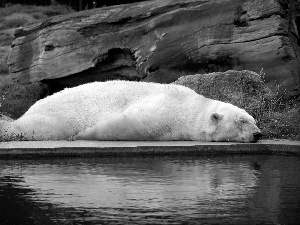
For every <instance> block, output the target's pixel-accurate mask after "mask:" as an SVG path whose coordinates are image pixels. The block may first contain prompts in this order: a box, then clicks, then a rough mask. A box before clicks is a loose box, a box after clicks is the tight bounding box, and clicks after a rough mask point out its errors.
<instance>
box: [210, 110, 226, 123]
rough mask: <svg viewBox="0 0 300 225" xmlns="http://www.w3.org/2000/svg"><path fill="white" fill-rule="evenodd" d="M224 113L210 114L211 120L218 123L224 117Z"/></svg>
mask: <svg viewBox="0 0 300 225" xmlns="http://www.w3.org/2000/svg"><path fill="white" fill-rule="evenodd" d="M223 117H224V116H223V115H221V114H219V113H216V112H214V113H211V114H210V120H211V121H212V122H213V123H214V124H217V123H218V122H219V121H220V120H222V119H223Z"/></svg>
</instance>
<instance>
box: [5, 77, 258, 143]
mask: <svg viewBox="0 0 300 225" xmlns="http://www.w3.org/2000/svg"><path fill="white" fill-rule="evenodd" d="M0 136H1V137H2V139H5V140H10V139H11V137H16V136H19V137H22V138H23V139H26V140H68V139H89V140H159V141H166V140H168V141H169V140H195V141H236V142H257V141H258V139H259V138H260V136H261V131H260V130H259V128H258V127H257V126H256V123H255V120H254V119H253V117H252V116H250V115H249V114H248V113H247V112H246V111H245V110H243V109H240V108H238V107H236V106H234V105H231V104H229V103H225V102H220V101H217V100H212V99H208V98H205V97H204V96H202V95H198V94H197V93H196V92H194V91H193V90H191V89H189V88H187V87H184V86H181V85H175V84H157V83H144V82H132V81H107V82H94V83H88V84H84V85H80V86H77V87H74V88H69V89H65V90H63V91H61V92H58V93H55V94H53V95H52V96H48V97H46V98H44V99H41V100H39V101H38V102H36V103H35V104H34V105H33V106H32V107H31V108H30V109H29V110H28V111H27V112H26V113H25V114H24V115H23V116H22V117H20V118H19V119H17V120H15V121H1V122H0Z"/></svg>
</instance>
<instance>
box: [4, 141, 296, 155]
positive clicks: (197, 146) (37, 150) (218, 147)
mask: <svg viewBox="0 0 300 225" xmlns="http://www.w3.org/2000/svg"><path fill="white" fill-rule="evenodd" d="M176 154H189V155H202V154H209V155H216V154H272V155H274V154H278V155H298V156H300V141H289V140H262V141H259V142H258V143H256V144H249V143H248V144H244V143H230V142H197V141H167V142H163V141H158V142H144V141H143V142H140V141H137V142H133V141H115V142H112V141H25V142H24V141H22V142H0V158H13V157H14V158H15V157H20V158H22V157H53V156H54V157H55V156H57V157H62V156H71V157H78V156H82V157H86V156H124V155H176Z"/></svg>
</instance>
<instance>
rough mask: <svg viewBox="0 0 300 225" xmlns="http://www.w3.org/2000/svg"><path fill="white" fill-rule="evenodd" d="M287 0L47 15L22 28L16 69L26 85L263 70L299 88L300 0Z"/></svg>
mask: <svg viewBox="0 0 300 225" xmlns="http://www.w3.org/2000/svg"><path fill="white" fill-rule="evenodd" d="M283 2H284V1H281V0H223V1H221V0H186V1H182V0H166V1H161V0H156V1H147V2H140V3H134V4H129V5H119V6H113V7H106V8H99V9H93V10H89V11H82V12H78V13H74V14H69V15H64V16H58V17H54V18H52V19H46V20H44V21H40V22H35V23H31V24H28V25H25V26H24V27H21V28H19V29H17V31H16V33H15V36H16V37H17V39H16V40H15V41H14V42H13V45H12V49H11V54H10V57H9V67H10V72H11V74H12V76H13V77H14V79H15V80H18V81H19V82H21V83H28V82H35V81H43V82H48V83H52V84H54V85H55V86H61V87H66V86H75V85H78V84H81V83H86V82H90V81H95V80H97V81H103V80H108V79H127V80H143V81H149V82H160V83H170V82H173V81H175V80H177V79H178V78H179V77H181V76H183V75H190V74H197V73H198V74H199V73H208V72H217V71H227V70H229V69H234V70H242V69H247V70H252V71H255V72H259V71H260V70H261V69H262V68H263V69H264V72H265V73H266V77H265V80H266V82H267V83H268V84H269V86H270V87H271V88H272V89H275V87H276V85H277V84H280V88H281V89H280V90H281V91H283V90H284V89H287V92H288V93H289V94H295V93H297V92H299V58H298V55H299V53H298V51H299V48H298V45H297V43H296V42H297V41H298V40H299V36H295V35H294V34H297V32H296V31H297V24H295V23H292V22H293V21H294V20H293V17H292V15H293V13H292V11H291V10H293V7H289V6H290V5H291V4H292V5H294V3H295V2H296V1H295V0H290V1H289V3H288V4H287V7H286V4H284V3H283ZM293 24H294V26H293ZM295 37H296V38H295Z"/></svg>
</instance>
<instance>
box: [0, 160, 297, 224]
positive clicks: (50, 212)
mask: <svg viewBox="0 0 300 225" xmlns="http://www.w3.org/2000/svg"><path fill="white" fill-rule="evenodd" d="M0 210H1V211H0V224H1V225H4V224H12V225H17V224H297V223H300V157H293V156H238V155H235V156H233V155H231V156H192V157H189V156H174V157H162V156H155V157H123V158H122V157H115V158H109V157H104V158H76V159H71V158H62V159H57V158H54V159H38V160H0Z"/></svg>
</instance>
